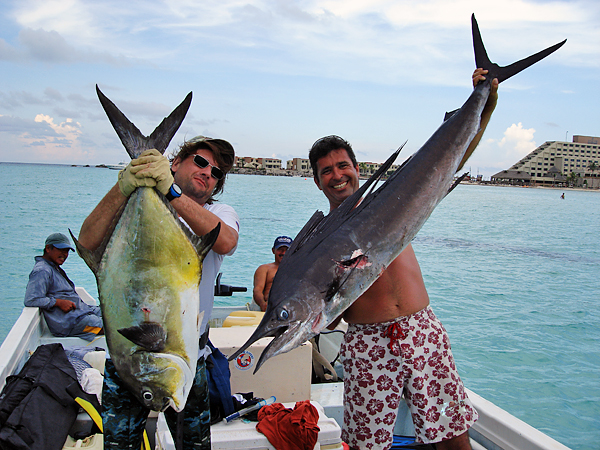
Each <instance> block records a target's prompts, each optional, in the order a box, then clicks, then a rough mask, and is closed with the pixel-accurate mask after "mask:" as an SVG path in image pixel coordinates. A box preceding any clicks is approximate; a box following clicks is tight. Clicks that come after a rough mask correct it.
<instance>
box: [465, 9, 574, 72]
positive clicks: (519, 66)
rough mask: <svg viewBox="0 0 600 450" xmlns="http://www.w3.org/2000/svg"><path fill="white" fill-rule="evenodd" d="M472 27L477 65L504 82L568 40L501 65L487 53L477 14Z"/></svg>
mask: <svg viewBox="0 0 600 450" xmlns="http://www.w3.org/2000/svg"><path fill="white" fill-rule="evenodd" d="M471 29H472V32H473V48H474V50H475V63H476V65H477V67H479V68H482V69H486V70H488V75H487V78H492V79H493V78H498V82H499V83H502V82H503V81H504V80H507V79H509V78H510V77H512V76H513V75H516V74H517V73H519V72H521V71H522V70H524V69H527V68H528V67H529V66H531V65H533V64H535V63H536V62H538V61H540V60H541V59H544V58H545V57H546V56H548V55H549V54H551V53H553V52H555V51H556V50H558V49H559V48H561V47H562V46H563V45H564V43H565V42H567V40H566V39H565V40H564V41H562V42H559V43H558V44H555V45H553V46H551V47H548V48H547V49H545V50H542V51H541V52H538V53H536V54H535V55H531V56H529V57H527V58H524V59H522V60H520V61H517V62H515V63H512V64H510V65H508V66H505V67H501V66H499V65H498V64H496V63H493V62H492V61H491V60H490V58H489V57H488V55H487V52H486V50H485V47H484V45H483V40H482V39H481V33H480V32H479V26H478V25H477V20H475V14H472V15H471Z"/></svg>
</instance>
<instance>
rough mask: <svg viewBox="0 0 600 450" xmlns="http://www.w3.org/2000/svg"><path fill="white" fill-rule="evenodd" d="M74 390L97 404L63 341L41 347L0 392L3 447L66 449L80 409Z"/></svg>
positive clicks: (6, 449) (16, 449)
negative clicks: (77, 372) (83, 383)
mask: <svg viewBox="0 0 600 450" xmlns="http://www.w3.org/2000/svg"><path fill="white" fill-rule="evenodd" d="M67 389H68V390H69V391H70V392H71V393H69V392H68V391H67ZM72 393H75V394H76V395H77V396H80V397H83V398H86V399H88V400H89V401H92V402H95V403H96V404H97V401H96V400H95V396H90V395H88V394H86V393H85V392H84V391H83V390H82V389H81V386H80V385H79V382H78V381H77V375H76V374H75V369H74V368H73V366H72V365H71V363H70V362H69V360H68V359H67V356H66V354H65V352H64V350H63V347H62V345H61V344H48V345H42V346H40V347H38V349H37V350H36V351H35V353H34V354H33V355H32V356H31V358H29V360H28V361H27V363H26V364H25V366H24V367H23V369H22V370H21V372H20V373H19V375H16V376H12V377H10V380H7V384H6V386H5V387H4V389H3V390H2V393H1V394H0V427H1V428H0V449H1V450H60V449H62V448H63V446H64V443H65V441H66V439H67V435H68V433H69V429H70V428H71V426H72V425H73V423H74V422H75V419H76V418H77V413H78V411H79V405H78V404H77V403H76V402H75V401H74V399H73V394H72Z"/></svg>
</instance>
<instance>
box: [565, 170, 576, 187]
mask: <svg viewBox="0 0 600 450" xmlns="http://www.w3.org/2000/svg"><path fill="white" fill-rule="evenodd" d="M578 179H579V174H578V173H575V172H571V173H570V174H569V176H568V177H567V181H568V182H569V185H570V186H573V187H575V186H577V180H578Z"/></svg>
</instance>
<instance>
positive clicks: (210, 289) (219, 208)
mask: <svg viewBox="0 0 600 450" xmlns="http://www.w3.org/2000/svg"><path fill="white" fill-rule="evenodd" d="M204 208H205V209H206V210H208V211H210V212H211V213H213V214H214V215H215V216H217V217H218V218H219V219H221V220H222V221H223V222H225V224H227V225H229V226H230V227H231V228H233V229H234V230H235V231H236V232H237V233H238V234H239V232H240V218H239V216H238V215H237V213H236V212H235V210H234V209H233V208H232V207H231V206H229V205H224V204H216V203H213V204H212V205H209V204H205V205H204ZM184 223H185V222H184ZM236 249H237V245H236V246H235V247H234V248H233V249H232V250H231V251H230V252H229V253H227V255H219V254H218V253H216V252H214V251H212V250H211V251H209V252H208V254H207V255H206V258H204V262H203V264H202V280H200V289H199V295H200V311H204V318H203V319H202V325H201V326H200V334H202V333H204V332H205V331H206V326H207V324H208V320H209V319H210V316H211V314H212V309H213V304H214V301H215V280H216V278H217V275H218V274H219V269H221V264H222V263H223V258H225V256H231V255H233V253H234V252H235V250H236ZM207 348H208V347H207Z"/></svg>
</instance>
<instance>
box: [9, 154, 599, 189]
mask: <svg viewBox="0 0 600 450" xmlns="http://www.w3.org/2000/svg"><path fill="white" fill-rule="evenodd" d="M0 164H33V165H52V166H63V167H83V168H89V169H109V170H115V169H114V168H112V167H109V166H108V165H107V164H96V165H91V164H53V163H32V162H10V161H0ZM229 174H234V175H260V176H269V177H301V178H312V177H313V175H312V172H311V173H309V172H298V171H287V170H285V169H281V170H280V172H279V173H275V172H270V173H267V172H266V171H265V170H256V169H248V168H242V169H239V168H237V167H234V168H233V169H232V171H231V172H229ZM359 179H360V180H361V181H364V180H368V179H369V177H368V176H359ZM384 181H385V179H384ZM460 184H461V185H464V186H498V187H514V188H528V189H554V190H557V191H560V190H569V191H582V192H600V186H599V187H597V188H584V187H566V186H563V187H557V186H527V185H514V184H501V183H492V182H490V181H483V182H473V181H461V182H460Z"/></svg>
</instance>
